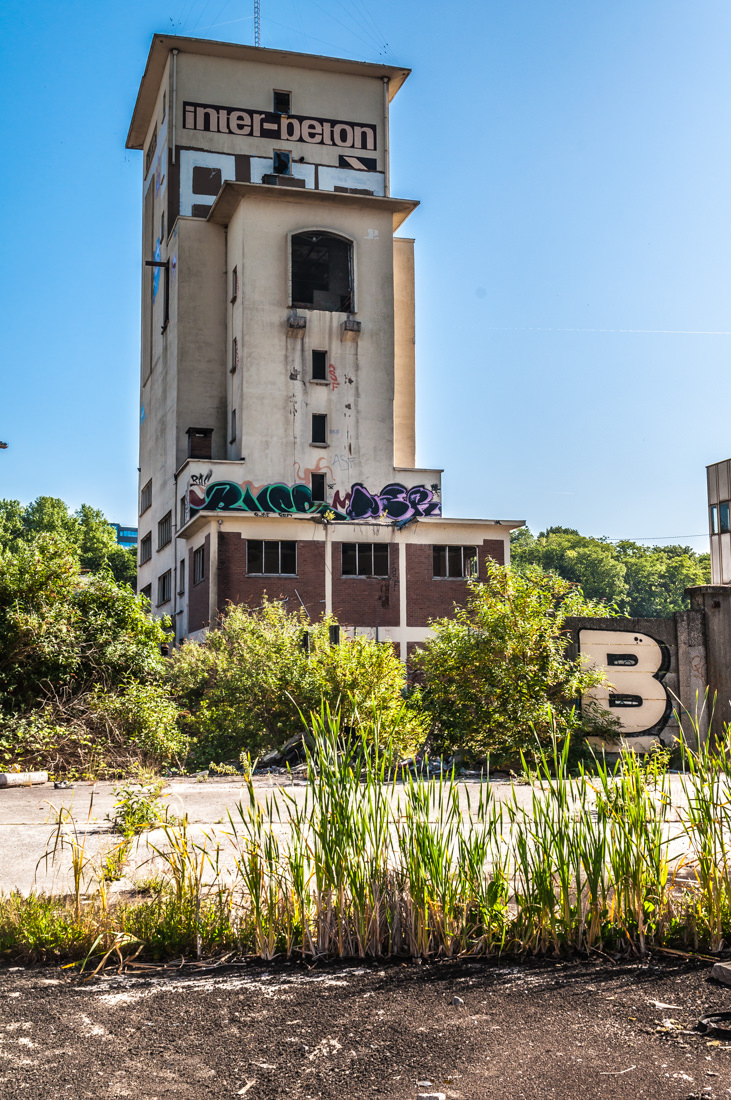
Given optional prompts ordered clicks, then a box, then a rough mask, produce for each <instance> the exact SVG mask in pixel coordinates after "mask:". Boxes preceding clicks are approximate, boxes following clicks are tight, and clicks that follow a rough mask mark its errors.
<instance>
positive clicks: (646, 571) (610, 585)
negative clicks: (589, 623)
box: [510, 527, 711, 618]
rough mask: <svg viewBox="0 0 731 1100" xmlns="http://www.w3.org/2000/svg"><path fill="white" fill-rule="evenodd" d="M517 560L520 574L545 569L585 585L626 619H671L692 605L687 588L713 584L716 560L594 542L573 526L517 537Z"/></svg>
mask: <svg viewBox="0 0 731 1100" xmlns="http://www.w3.org/2000/svg"><path fill="white" fill-rule="evenodd" d="M510 553H511V561H512V564H513V567H514V568H515V569H517V570H519V571H522V570H524V569H525V568H527V567H528V566H540V567H541V568H542V569H544V570H547V571H550V572H552V573H556V574H557V575H558V576H560V577H563V578H564V579H565V580H568V581H572V582H573V583H575V584H580V585H581V587H582V590H583V592H584V595H585V596H586V597H587V599H590V600H601V601H603V602H604V603H605V604H607V606H608V607H610V608H611V607H613V608H615V609H616V610H617V611H618V612H619V613H620V614H622V615H630V616H636V617H648V618H652V617H661V618H663V617H668V616H670V615H672V614H673V613H674V612H675V611H680V610H682V609H683V608H685V607H687V606H688V601H687V600H686V598H685V589H686V588H689V587H691V586H692V585H696V584H708V583H710V576H711V573H710V570H711V566H710V557H709V555H708V554H696V553H695V551H694V550H692V549H691V547H689V546H641V545H639V544H638V543H636V542H630V541H628V540H624V541H622V542H618V543H610V542H608V541H607V540H606V539H595V538H588V537H586V536H584V535H580V534H579V532H578V531H574V530H573V529H571V528H567V527H549V528H548V530H546V531H542V532H541V533H540V534H539V535H538V536H537V537H535V536H534V535H532V534H531V532H530V531H529V530H528V528H525V527H524V528H521V529H519V530H518V531H515V532H513V534H512V536H511V543H510Z"/></svg>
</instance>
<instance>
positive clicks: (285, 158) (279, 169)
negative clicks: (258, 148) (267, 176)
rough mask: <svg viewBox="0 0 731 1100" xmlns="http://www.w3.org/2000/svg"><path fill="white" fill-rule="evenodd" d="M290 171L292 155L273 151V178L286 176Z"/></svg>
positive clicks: (277, 150)
mask: <svg viewBox="0 0 731 1100" xmlns="http://www.w3.org/2000/svg"><path fill="white" fill-rule="evenodd" d="M291 171H292V154H291V153H287V152H285V151H283V150H281V149H275V150H274V153H273V154H272V172H273V173H274V175H275V176H288V175H289V174H290V172H291Z"/></svg>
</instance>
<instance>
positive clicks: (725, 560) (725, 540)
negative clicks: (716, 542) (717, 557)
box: [720, 535, 731, 584]
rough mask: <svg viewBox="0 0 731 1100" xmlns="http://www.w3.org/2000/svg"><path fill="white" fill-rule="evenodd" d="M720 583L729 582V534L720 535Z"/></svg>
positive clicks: (730, 538) (730, 549)
mask: <svg viewBox="0 0 731 1100" xmlns="http://www.w3.org/2000/svg"><path fill="white" fill-rule="evenodd" d="M720 539H721V584H731V535H721V536H720Z"/></svg>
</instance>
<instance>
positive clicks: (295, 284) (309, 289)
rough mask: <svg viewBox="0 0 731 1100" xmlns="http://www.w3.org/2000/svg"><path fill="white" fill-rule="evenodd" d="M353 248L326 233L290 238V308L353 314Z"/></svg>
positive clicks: (297, 235) (298, 234) (305, 234)
mask: <svg viewBox="0 0 731 1100" xmlns="http://www.w3.org/2000/svg"><path fill="white" fill-rule="evenodd" d="M352 259H353V247H352V245H351V243H350V241H346V240H344V239H343V238H342V237H334V236H332V235H331V234H329V233H297V234H295V235H294V236H293V237H292V305H293V306H294V307H295V308H298V307H299V308H302V309H322V310H329V311H330V312H331V313H351V312H352V310H353V262H352Z"/></svg>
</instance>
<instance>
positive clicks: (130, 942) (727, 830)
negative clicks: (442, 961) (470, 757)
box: [0, 707, 731, 960]
mask: <svg viewBox="0 0 731 1100" xmlns="http://www.w3.org/2000/svg"><path fill="white" fill-rule="evenodd" d="M369 721H370V724H369V726H368V728H367V729H366V728H365V723H363V724H362V725H358V724H356V726H355V727H354V728H353V727H348V728H347V729H344V728H343V727H342V726H341V721H340V717H339V714H338V713H337V712H332V711H330V710H329V709H328V708H327V707H324V708H323V710H322V711H321V713H320V714H318V715H314V716H313V718H312V738H311V747H309V748H308V749H307V753H308V756H307V785H306V788H305V790H304V796H303V798H302V799H300V800H297V799H296V798H295V797H294V794H293V792H292V791H291V790H288V789H286V788H279V789H277V790H276V791H272V790H269V791H268V792H266V793H264V794H262V791H261V789H260V788H259V787H257V786H256V785H255V783H254V781H253V780H252V779H251V778H250V777H248V778H247V779H246V780H245V797H244V798H243V799H242V800H241V802H240V803H239V804H238V805H237V806H236V808H235V810H233V811H232V812H231V813H230V814H229V818H228V822H227V823H226V824H225V826H224V827H223V828H222V829H220V830H217V831H216V832H215V834H214V833H205V832H204V833H200V831H198V832H195V833H194V832H193V831H191V828H190V826H189V824H188V823H187V822H186V821H185V820H183V821H180V822H167V823H164V824H163V825H162V826H161V827H160V828H159V829H158V830H157V831H156V832H155V833H154V834H153V837H152V840H151V841H150V842H149V843H150V847H151V850H152V853H153V855H154V857H155V861H154V866H155V868H156V870H155V877H154V878H153V879H152V880H150V881H148V882H147V884H146V888H145V892H142V891H138V892H137V893H133V892H132V893H130V892H128V893H127V894H122V895H120V896H118V897H117V899H116V900H114V899H113V898H112V896H111V895H110V894H108V893H107V888H106V885H105V883H104V877H103V874H100V873H98V871H97V870H96V869H95V865H94V863H93V861H91V860H89V859H88V858H87V857H86V854H85V849H84V845H83V839H82V837H81V834H80V833H79V832H78V830H77V829H76V827H75V825H74V824H73V822H69V821H66V820H65V819H64V820H59V823H58V824H57V827H56V831H55V833H54V838H53V844H52V847H51V849H50V858H53V859H56V860H58V859H61V858H62V857H63V855H64V853H70V857H71V861H72V880H73V883H74V890H73V893H72V894H71V895H69V896H68V897H67V898H63V899H62V898H49V897H43V896H38V895H34V896H31V897H30V898H22V897H20V896H19V895H17V894H13V895H11V896H9V897H4V898H0V952H4V953H5V955H6V956H7V955H12V956H16V957H23V958H27V959H42V958H44V959H47V958H52V957H56V958H59V959H69V960H73V959H78V958H86V957H87V956H89V955H90V954H95V955H97V956H100V955H102V954H103V953H106V952H112V951H114V952H115V956H114V957H115V958H116V957H118V958H119V959H123V958H124V957H125V954H129V955H130V956H131V954H132V953H135V954H137V953H141V954H140V957H142V958H144V957H147V958H163V957H169V956H172V955H181V954H182V955H189V956H195V957H197V958H200V957H201V956H203V955H206V956H208V955H213V954H222V953H224V952H236V953H238V954H255V955H258V956H260V957H262V958H265V959H272V958H275V957H277V956H281V957H287V958H295V957H300V958H304V959H310V960H311V959H315V958H318V957H328V958H332V957H337V958H376V957H385V956H396V957H417V956H418V957H435V956H454V955H483V956H494V955H497V954H499V953H515V954H526V953H530V954H540V953H546V952H549V953H562V952H582V953H587V952H589V953H590V952H592V951H597V952H607V951H612V952H630V953H635V954H638V955H640V954H643V953H645V952H647V951H648V950H649V949H651V948H653V947H662V946H665V947H667V946H671V947H675V948H677V947H683V946H687V947H690V948H693V949H699V948H708V949H710V950H712V951H715V952H718V951H720V950H722V948H723V946H724V944H725V942H726V941H727V940H729V938H730V937H731V742H730V741H729V739H728V735H725V739H722V740H721V742H720V743H716V744H714V745H711V744H710V743H709V742H706V743H705V744H703V745H701V747H700V748H698V749H696V750H693V749H691V748H690V747H689V746H688V745H686V744H683V746H682V751H683V759H684V770H683V772H682V773H681V776H680V780H679V785H678V786H677V787H676V791H675V801H676V804H675V805H671V798H670V783H669V778H668V774H667V762H666V761H661V762H660V763H659V764H657V763H656V764H653V765H651V766H649V765H648V764H647V763H646V762H643V761H642V760H641V759H639V758H638V757H636V756H635V755H634V754H632V753H627V754H625V755H623V756H622V758H621V759H620V761H619V763H617V764H616V765H613V766H610V765H608V764H607V763H606V762H605V761H604V760H603V759H598V760H597V761H596V762H595V765H594V766H592V767H591V768H583V769H580V770H579V772H578V774H571V773H570V770H569V756H568V745H564V746H563V747H561V746H560V745H559V744H558V742H556V743H554V745H553V747H552V748H551V750H550V751H548V752H545V753H544V754H543V755H541V756H539V759H538V763H537V765H534V766H531V765H529V764H528V762H527V761H524V762H523V763H524V768H525V771H526V776H527V778H528V780H529V782H530V786H528V787H526V786H525V785H522V786H513V787H512V789H511V790H509V791H508V792H507V797H506V798H505V799H502V800H498V799H496V798H495V797H494V790H495V788H494V786H493V785H490V784H489V783H487V782H482V783H476V784H462V783H460V782H459V781H458V780H457V779H456V778H455V776H454V774H445V773H443V772H442V773H440V774H439V775H437V776H433V777H431V778H428V779H422V778H416V777H414V776H413V775H411V774H408V773H407V774H406V776H405V778H403V779H402V780H398V779H397V778H396V776H395V772H394V770H393V768H392V767H391V765H392V754H391V752H390V747H389V744H388V743H387V742H385V741H384V740H382V739H381V737H380V736H379V731H378V728H377V720H376V719H373V718H371V719H370V720H369ZM374 722H375V729H374ZM680 872H682V875H681V874H680Z"/></svg>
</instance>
